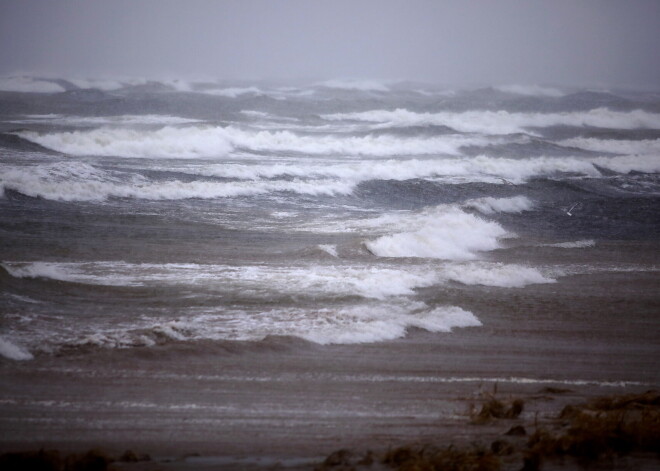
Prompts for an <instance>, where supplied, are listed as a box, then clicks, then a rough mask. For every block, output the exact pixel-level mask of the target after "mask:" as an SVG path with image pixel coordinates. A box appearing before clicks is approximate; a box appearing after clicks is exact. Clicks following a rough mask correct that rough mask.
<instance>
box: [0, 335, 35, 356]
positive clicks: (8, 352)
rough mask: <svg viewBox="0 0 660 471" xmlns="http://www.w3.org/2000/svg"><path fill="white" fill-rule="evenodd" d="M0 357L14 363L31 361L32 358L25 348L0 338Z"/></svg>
mask: <svg viewBox="0 0 660 471" xmlns="http://www.w3.org/2000/svg"><path fill="white" fill-rule="evenodd" d="M0 356H3V357H5V358H7V359H9V360H16V361H24V360H32V358H34V357H33V356H32V354H31V353H30V352H29V351H27V350H26V349H25V348H23V347H20V346H18V345H16V344H15V343H12V342H10V341H9V340H7V339H6V338H4V337H0Z"/></svg>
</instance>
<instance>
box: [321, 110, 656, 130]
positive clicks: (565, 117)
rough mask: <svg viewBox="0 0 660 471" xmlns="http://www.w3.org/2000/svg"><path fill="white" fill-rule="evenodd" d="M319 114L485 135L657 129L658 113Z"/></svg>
mask: <svg viewBox="0 0 660 471" xmlns="http://www.w3.org/2000/svg"><path fill="white" fill-rule="evenodd" d="M322 117H323V118H324V119H326V120H329V121H346V120H348V121H365V122H369V123H374V124H378V125H387V126H420V125H421V126H424V125H437V126H448V127H450V128H452V129H455V130H457V131H460V132H478V133H485V134H513V133H524V132H529V129H530V128H543V127H548V126H558V125H563V126H576V127H584V126H591V127H598V128H609V129H636V128H649V129H660V114H657V113H650V112H647V111H642V110H633V111H613V110H609V109H607V108H596V109H592V110H589V111H566V112H561V113H516V112H509V111H504V110H501V111H464V112H458V113H452V112H438V113H428V112H424V113H420V112H415V111H410V110H407V109H405V108H397V109H395V110H371V111H361V112H352V113H332V114H325V115H323V116H322Z"/></svg>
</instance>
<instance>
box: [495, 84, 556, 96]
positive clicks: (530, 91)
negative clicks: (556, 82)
mask: <svg viewBox="0 0 660 471" xmlns="http://www.w3.org/2000/svg"><path fill="white" fill-rule="evenodd" d="M495 90H499V91H501V92H505V93H512V94H515V95H527V96H548V97H561V96H564V95H565V93H564V92H562V91H561V90H558V89H556V88H550V87H542V86H540V85H502V86H499V87H495Z"/></svg>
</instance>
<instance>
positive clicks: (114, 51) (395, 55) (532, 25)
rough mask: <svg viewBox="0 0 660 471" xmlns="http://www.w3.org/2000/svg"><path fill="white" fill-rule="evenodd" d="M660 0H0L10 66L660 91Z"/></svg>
mask: <svg viewBox="0 0 660 471" xmlns="http://www.w3.org/2000/svg"><path fill="white" fill-rule="evenodd" d="M659 51H660V0H626V1H624V0H597V1H596V0H593V1H592V0H583V1H580V0H538V1H535V0H524V1H523V0H491V1H489V0H482V1H477V0H472V1H469V0H462V1H454V0H450V1H443V0H405V1H403V0H402V1H395V0H382V1H376V0H319V1H315V0H280V1H276V0H271V1H265V0H236V1H233V0H225V1H220V0H217V1H210V0H208V1H205V0H181V1H173V0H112V1H109V0H108V1H94V0H61V1H57V0H41V1H36V0H0V73H2V74H3V75H7V74H10V73H17V72H20V73H40V74H50V75H59V76H69V77H80V78H89V77H113V76H114V77H116V76H133V77H144V76H147V77H154V78H156V77H168V78H175V77H178V78H196V77H215V78H302V79H327V78H372V79H411V80H423V81H433V82H438V83H442V84H451V85H457V84H488V83H490V84H511V83H524V84H549V85H552V84H556V85H622V86H633V87H643V88H652V89H658V88H660V52H659Z"/></svg>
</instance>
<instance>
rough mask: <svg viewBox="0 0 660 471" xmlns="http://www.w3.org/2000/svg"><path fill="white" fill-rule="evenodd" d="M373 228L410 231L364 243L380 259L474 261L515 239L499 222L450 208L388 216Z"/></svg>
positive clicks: (379, 219)
mask: <svg viewBox="0 0 660 471" xmlns="http://www.w3.org/2000/svg"><path fill="white" fill-rule="evenodd" d="M371 224H372V225H373V226H375V227H377V228H380V229H381V230H382V229H385V228H387V227H389V228H399V227H406V228H407V229H408V230H407V231H404V232H397V233H394V234H390V235H383V236H381V237H378V238H376V239H373V240H369V241H367V242H365V246H366V247H367V249H368V250H369V251H370V252H371V253H373V254H374V255H377V256H379V257H421V258H437V259H444V260H473V259H475V258H477V257H478V253H479V252H486V251H490V250H495V249H497V248H499V247H500V243H499V239H500V238H503V237H511V236H512V234H510V233H508V232H507V231H506V230H505V229H504V228H502V226H500V225H499V224H497V223H496V222H492V221H486V220H484V219H481V218H479V217H476V216H474V215H472V214H469V213H466V212H464V211H461V210H460V209H458V208H453V207H448V206H440V207H437V208H433V209H429V210H425V211H423V212H421V213H402V214H398V215H389V216H387V217H382V218H378V219H375V220H373V221H371Z"/></svg>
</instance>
